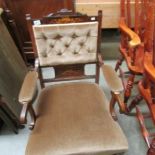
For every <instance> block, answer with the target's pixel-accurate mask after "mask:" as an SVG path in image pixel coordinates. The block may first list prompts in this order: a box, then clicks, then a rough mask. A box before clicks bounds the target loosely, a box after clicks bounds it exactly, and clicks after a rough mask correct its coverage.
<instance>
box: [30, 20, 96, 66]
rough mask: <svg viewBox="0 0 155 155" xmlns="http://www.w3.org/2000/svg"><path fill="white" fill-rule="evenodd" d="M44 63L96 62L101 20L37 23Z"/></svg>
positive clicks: (40, 52)
mask: <svg viewBox="0 0 155 155" xmlns="http://www.w3.org/2000/svg"><path fill="white" fill-rule="evenodd" d="M33 33H34V38H35V43H36V48H37V53H38V58H39V62H40V65H41V66H49V65H52V66H55V65H64V64H77V63H78V64H80V63H89V62H96V60H97V54H96V52H97V37H98V22H97V21H95V22H82V23H64V24H42V25H34V26H33Z"/></svg>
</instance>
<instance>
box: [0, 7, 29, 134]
mask: <svg viewBox="0 0 155 155" xmlns="http://www.w3.org/2000/svg"><path fill="white" fill-rule="evenodd" d="M3 15H4V14H3V10H2V9H1V8H0V36H1V37H0V96H2V97H3V98H4V100H3V101H2V100H1V101H0V102H1V103H0V109H1V115H0V118H2V119H3V121H4V119H5V121H4V122H5V123H6V124H11V125H12V127H13V130H15V126H13V124H16V125H17V124H18V125H19V115H20V112H21V108H22V107H21V105H20V104H19V102H18V94H19V90H20V87H21V84H22V81H23V79H24V77H25V74H26V72H27V68H26V65H25V63H24V61H23V60H22V57H21V56H20V54H19V52H18V49H17V47H16V46H15V44H14V41H13V39H12V38H11V36H10V34H9V32H8V29H7V27H6V25H5V24H4V22H3V19H2V17H3ZM2 97H1V98H2ZM2 114H3V116H2ZM4 114H5V115H4ZM4 116H5V118H4ZM11 121H12V122H14V123H11ZM16 132H17V131H16Z"/></svg>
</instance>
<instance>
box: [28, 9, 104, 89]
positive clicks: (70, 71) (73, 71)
mask: <svg viewBox="0 0 155 155" xmlns="http://www.w3.org/2000/svg"><path fill="white" fill-rule="evenodd" d="M26 20H27V25H28V29H29V33H30V37H31V40H32V45H33V51H34V52H35V57H36V60H37V57H38V56H37V49H36V45H35V39H34V35H33V30H32V25H33V23H34V21H36V20H39V21H40V22H41V24H60V23H73V22H75V23H76V22H94V21H98V23H99V24H98V40H97V53H96V54H97V57H98V55H99V54H100V42H101V23H102V22H101V20H102V11H99V12H98V16H87V15H82V14H79V13H72V12H71V11H68V10H61V11H60V12H58V13H55V14H52V15H50V16H45V17H43V18H41V19H32V18H31V16H30V14H27V15H26ZM37 61H38V60H37ZM37 61H36V63H37V64H38V72H39V79H40V84H41V87H42V88H44V87H45V83H49V82H59V81H68V80H73V79H74V80H80V79H92V78H95V82H96V83H98V82H99V73H100V69H99V61H98V60H97V61H96V62H93V63H87V64H95V65H96V74H95V75H85V73H84V67H85V65H86V63H85V64H76V65H74V64H73V65H58V66H45V67H43V66H40V65H39V63H38V62H37ZM46 67H53V68H54V71H55V78H49V79H44V78H43V74H42V69H43V68H46Z"/></svg>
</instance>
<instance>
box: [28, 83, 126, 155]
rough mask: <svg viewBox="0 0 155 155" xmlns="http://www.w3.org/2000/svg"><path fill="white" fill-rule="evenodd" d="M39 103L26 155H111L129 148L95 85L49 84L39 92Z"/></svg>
mask: <svg viewBox="0 0 155 155" xmlns="http://www.w3.org/2000/svg"><path fill="white" fill-rule="evenodd" d="M38 104H39V106H38V119H37V122H36V126H35V128H34V130H33V131H32V133H31V135H30V137H29V141H28V145H27V149H26V155H75V154H76V155H111V154H116V153H120V152H124V151H126V150H127V149H128V144H127V141H126V138H125V136H124V134H123V132H122V130H121V128H120V127H119V125H118V124H117V122H115V121H114V120H113V119H112V117H111V116H110V113H109V110H108V109H109V108H108V102H107V100H106V97H105V95H104V93H103V92H102V90H101V89H100V88H99V87H98V85H96V84H93V83H67V84H59V85H55V86H50V87H48V88H45V89H44V90H43V91H42V93H41V96H40V99H39V103H38Z"/></svg>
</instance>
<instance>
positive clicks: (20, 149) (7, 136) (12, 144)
mask: <svg viewBox="0 0 155 155" xmlns="http://www.w3.org/2000/svg"><path fill="white" fill-rule="evenodd" d="M105 63H106V64H110V65H112V66H113V67H114V66H115V63H116V61H106V62H105ZM124 68H125V66H124ZM93 69H94V66H89V67H87V69H86V71H87V73H92V72H93ZM44 73H45V76H48V75H49V70H45V71H44ZM100 86H101V88H102V89H103V90H104V92H105V94H106V96H107V98H108V99H109V100H110V91H109V89H108V87H107V85H106V83H105V81H104V78H103V76H102V75H101V78H100ZM133 95H135V94H133ZM141 106H142V107H143V104H142V105H140V107H141ZM117 109H118V108H117ZM143 109H146V108H143ZM117 114H118V118H119V120H118V123H119V124H120V126H121V128H122V129H123V131H124V133H125V135H126V137H127V139H128V143H129V151H128V152H126V153H125V155H146V151H147V146H146V144H145V142H144V140H143V138H142V136H141V134H140V129H139V124H138V122H137V119H136V118H135V116H126V115H123V114H119V112H118V110H117ZM133 114H134V112H133ZM29 134H30V131H29V130H28V127H26V128H24V129H22V130H20V131H19V134H18V135H15V134H14V133H12V131H9V130H8V128H7V127H6V126H4V127H3V128H2V130H0V155H24V151H25V148H26V144H27V140H28V137H29Z"/></svg>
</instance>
